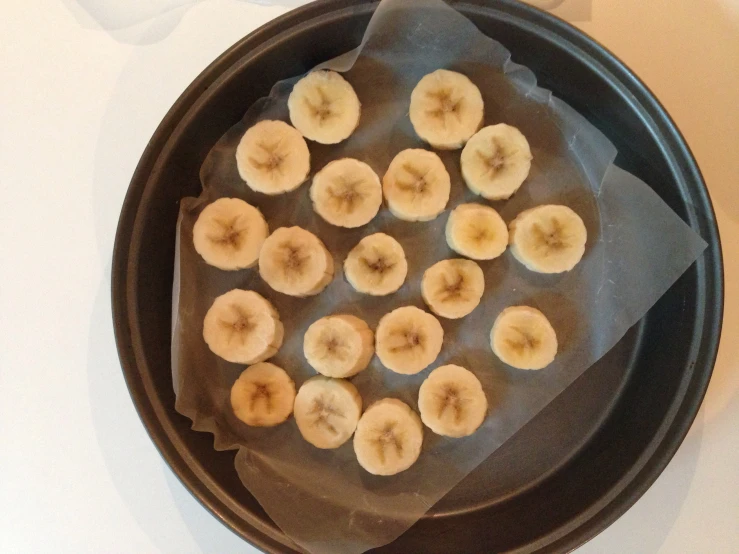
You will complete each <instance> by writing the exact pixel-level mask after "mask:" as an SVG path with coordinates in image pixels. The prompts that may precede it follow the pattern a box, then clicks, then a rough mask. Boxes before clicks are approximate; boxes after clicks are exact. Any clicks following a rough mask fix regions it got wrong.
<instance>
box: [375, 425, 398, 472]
mask: <svg viewBox="0 0 739 554" xmlns="http://www.w3.org/2000/svg"><path fill="white" fill-rule="evenodd" d="M395 427H396V424H395V423H393V422H388V423H386V424H385V425H384V426H382V427H379V428H378V429H377V430H376V431H375V433H376V434H377V437H376V438H375V439H374V443H375V448H377V456H378V457H379V458H380V463H383V464H384V463H385V461H386V459H387V458H386V455H385V451H386V449H387V448H390V447H392V448H394V449H395V453H396V454H397V455H398V457H400V456H402V455H403V437H402V436H401V435H399V433H398V432H397V431H396V430H395Z"/></svg>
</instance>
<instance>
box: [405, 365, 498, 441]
mask: <svg viewBox="0 0 739 554" xmlns="http://www.w3.org/2000/svg"><path fill="white" fill-rule="evenodd" d="M418 410H419V411H420V412H421V421H423V423H424V425H426V427H428V428H429V429H431V430H432V431H433V432H434V433H436V434H437V435H443V436H445V437H466V436H468V435H471V434H472V433H474V432H475V431H476V430H477V428H478V427H480V425H482V422H483V421H484V420H485V414H486V413H487V411H488V400H487V398H486V397H485V392H484V391H483V390H482V385H481V384H480V381H479V380H478V379H477V377H475V374H474V373H472V372H471V371H469V370H467V369H465V368H463V367H460V366H458V365H451V364H450V365H443V366H441V367H437V368H436V369H435V370H433V371H432V372H431V373H429V376H428V377H427V378H426V380H425V381H424V382H423V383H422V384H421V388H420V389H419V391H418Z"/></svg>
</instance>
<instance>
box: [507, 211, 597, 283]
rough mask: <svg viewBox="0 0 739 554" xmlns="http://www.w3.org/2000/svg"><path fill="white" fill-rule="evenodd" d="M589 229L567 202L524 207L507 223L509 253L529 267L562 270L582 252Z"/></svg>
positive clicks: (572, 264) (576, 259) (574, 263)
mask: <svg viewBox="0 0 739 554" xmlns="http://www.w3.org/2000/svg"><path fill="white" fill-rule="evenodd" d="M587 240H588V232H587V229H586V228H585V224H584V223H583V221H582V219H581V218H580V216H579V215H577V214H576V213H575V212H574V211H573V210H571V209H570V208H568V207H567V206H558V205H554V204H549V205H545V206H537V207H536V208H531V209H529V210H525V211H523V212H521V213H520V214H518V216H516V219H514V220H513V221H511V224H510V225H509V241H510V244H511V254H513V256H514V257H515V258H516V259H517V260H518V261H519V262H521V263H522V264H523V265H525V266H526V267H527V268H528V269H530V270H531V271H536V272H538V273H562V272H563V271H569V270H571V269H572V268H573V267H575V266H576V265H577V263H578V262H579V261H580V260H581V259H582V257H583V255H584V254H585V243H586V242H587Z"/></svg>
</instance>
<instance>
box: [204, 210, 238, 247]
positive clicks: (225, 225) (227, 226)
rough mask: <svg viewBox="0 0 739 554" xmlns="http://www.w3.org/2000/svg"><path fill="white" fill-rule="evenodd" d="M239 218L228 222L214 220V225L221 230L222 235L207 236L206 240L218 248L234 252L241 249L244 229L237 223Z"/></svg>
mask: <svg viewBox="0 0 739 554" xmlns="http://www.w3.org/2000/svg"><path fill="white" fill-rule="evenodd" d="M238 220H239V217H238V216H236V217H234V218H232V219H229V220H228V221H221V220H219V219H216V220H215V223H216V225H218V227H220V228H221V231H222V233H221V234H220V235H218V236H214V235H208V240H209V241H210V242H212V243H213V244H217V245H219V246H227V247H231V248H233V249H235V250H238V249H239V248H241V243H242V242H243V239H244V238H245V237H244V235H245V234H246V228H240V227H239V226H238V225H237V223H238Z"/></svg>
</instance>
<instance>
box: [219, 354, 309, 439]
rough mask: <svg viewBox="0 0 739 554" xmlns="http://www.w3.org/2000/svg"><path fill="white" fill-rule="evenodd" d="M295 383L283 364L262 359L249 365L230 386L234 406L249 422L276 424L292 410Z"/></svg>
mask: <svg viewBox="0 0 739 554" xmlns="http://www.w3.org/2000/svg"><path fill="white" fill-rule="evenodd" d="M294 401H295V383H294V382H293V380H292V379H290V377H289V376H288V374H287V373H285V370H284V369H282V368H281V367H278V366H276V365H275V364H271V363H269V362H261V363H258V364H255V365H252V366H249V367H247V368H246V369H245V370H244V371H243V373H242V374H241V375H240V376H239V378H238V379H237V380H236V382H235V383H234V384H233V386H232V387H231V408H232V409H233V411H234V414H235V415H236V417H237V418H239V419H240V420H241V421H243V422H244V423H246V424H247V425H251V426H254V427H273V426H275V425H279V424H280V423H282V422H283V421H285V420H286V419H287V418H288V417H290V414H291V413H292V411H293V403H294Z"/></svg>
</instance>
